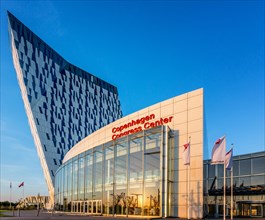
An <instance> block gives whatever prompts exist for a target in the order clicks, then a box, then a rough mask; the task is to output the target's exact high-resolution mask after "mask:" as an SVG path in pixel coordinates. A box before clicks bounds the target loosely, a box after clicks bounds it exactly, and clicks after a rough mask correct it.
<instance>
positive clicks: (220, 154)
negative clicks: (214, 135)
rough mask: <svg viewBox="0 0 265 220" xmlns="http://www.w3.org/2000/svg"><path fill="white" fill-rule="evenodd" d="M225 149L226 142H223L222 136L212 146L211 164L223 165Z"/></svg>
mask: <svg viewBox="0 0 265 220" xmlns="http://www.w3.org/2000/svg"><path fill="white" fill-rule="evenodd" d="M225 149H226V140H225V136H223V137H221V138H219V139H218V140H217V141H216V142H215V144H214V146H213V150H212V162H211V164H223V163H224V161H225Z"/></svg>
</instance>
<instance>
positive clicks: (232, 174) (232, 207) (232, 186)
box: [230, 144, 234, 220]
mask: <svg viewBox="0 0 265 220" xmlns="http://www.w3.org/2000/svg"><path fill="white" fill-rule="evenodd" d="M231 145H232V150H233V145H234V144H231ZM232 152H233V151H232ZM232 156H233V155H231V157H232ZM232 160H233V158H232ZM233 179H234V172H233V166H232V167H231V202H230V203H231V214H230V216H231V220H233V211H234V199H233V193H234V180H233Z"/></svg>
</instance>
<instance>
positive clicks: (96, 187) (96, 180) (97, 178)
mask: <svg viewBox="0 0 265 220" xmlns="http://www.w3.org/2000/svg"><path fill="white" fill-rule="evenodd" d="M93 165H94V172H93V195H92V198H93V200H95V199H101V198H102V167H103V154H102V146H99V147H96V148H95V150H94V163H93Z"/></svg>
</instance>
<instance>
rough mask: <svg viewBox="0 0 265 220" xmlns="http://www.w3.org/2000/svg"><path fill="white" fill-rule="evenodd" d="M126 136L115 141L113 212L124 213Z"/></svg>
mask: <svg viewBox="0 0 265 220" xmlns="http://www.w3.org/2000/svg"><path fill="white" fill-rule="evenodd" d="M127 149H128V144H127V138H126V139H122V140H120V141H119V142H118V143H116V156H115V172H114V178H115V185H114V186H115V191H114V194H115V204H114V207H115V214H122V215H123V214H125V213H126V196H127Z"/></svg>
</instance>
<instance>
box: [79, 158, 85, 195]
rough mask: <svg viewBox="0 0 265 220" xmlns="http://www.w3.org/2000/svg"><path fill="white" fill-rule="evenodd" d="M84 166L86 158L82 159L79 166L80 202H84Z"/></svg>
mask: <svg viewBox="0 0 265 220" xmlns="http://www.w3.org/2000/svg"><path fill="white" fill-rule="evenodd" d="M84 164H85V163H84V157H80V158H79V166H78V200H84V180H85V179H84V175H85V170H84Z"/></svg>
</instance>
